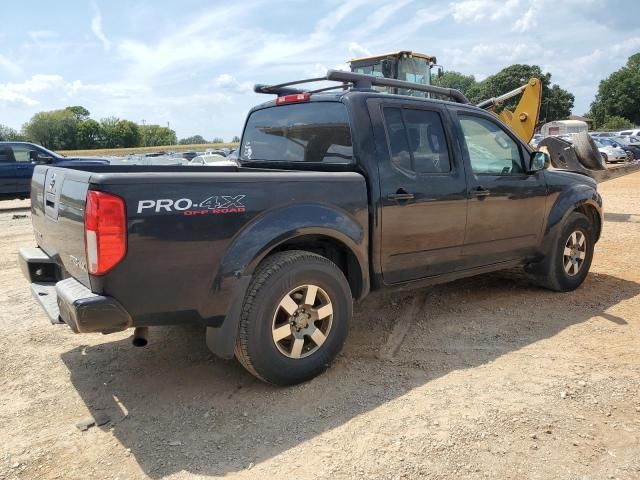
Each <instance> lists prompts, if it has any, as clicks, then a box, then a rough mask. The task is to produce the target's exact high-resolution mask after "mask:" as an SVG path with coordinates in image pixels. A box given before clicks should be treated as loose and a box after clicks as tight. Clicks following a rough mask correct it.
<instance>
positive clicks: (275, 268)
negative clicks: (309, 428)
mask: <svg viewBox="0 0 640 480" xmlns="http://www.w3.org/2000/svg"><path fill="white" fill-rule="evenodd" d="M352 312H353V299H352V297H351V290H350V288H349V283H348V282H347V279H346V278H345V276H344V274H343V273H342V271H341V270H340V269H339V268H338V266H337V265H336V264H335V263H333V262H331V261H330V260H328V259H326V258H324V257H322V256H320V255H316V254H314V253H310V252H306V251H300V250H292V251H286V252H280V253H276V254H274V255H272V256H271V257H269V258H267V259H266V260H265V261H264V262H263V263H262V264H261V265H260V266H259V267H258V269H257V270H256V272H255V274H254V276H253V280H252V281H251V284H250V285H249V288H248V290H247V294H246V297H245V300H244V305H243V308H242V313H241V316H240V325H239V330H238V336H237V340H236V347H235V354H236V358H237V359H238V360H239V361H240V363H241V364H242V365H243V366H244V367H245V368H246V369H247V370H248V371H249V372H250V373H252V374H253V375H255V376H256V377H258V378H259V379H261V380H263V381H265V382H268V383H272V384H275V385H292V384H296V383H300V382H304V381H305V380H309V379H311V378H313V377H315V376H316V375H318V374H320V373H322V372H323V371H324V370H325V369H326V368H327V367H328V366H329V364H330V363H331V361H332V360H333V359H334V358H335V357H336V355H338V353H339V352H340V350H341V349H342V346H343V344H344V342H345V339H346V338H347V332H348V325H349V322H350V320H351V316H352Z"/></svg>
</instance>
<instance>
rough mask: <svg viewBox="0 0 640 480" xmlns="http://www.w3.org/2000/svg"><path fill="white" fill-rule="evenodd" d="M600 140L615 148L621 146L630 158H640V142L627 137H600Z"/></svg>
mask: <svg viewBox="0 0 640 480" xmlns="http://www.w3.org/2000/svg"><path fill="white" fill-rule="evenodd" d="M598 141H599V142H601V143H604V144H605V145H609V146H611V147H615V148H621V149H622V150H624V151H625V152H626V153H627V159H628V160H635V159H637V158H640V144H637V143H636V144H634V143H631V142H629V141H628V140H627V137H600V138H598Z"/></svg>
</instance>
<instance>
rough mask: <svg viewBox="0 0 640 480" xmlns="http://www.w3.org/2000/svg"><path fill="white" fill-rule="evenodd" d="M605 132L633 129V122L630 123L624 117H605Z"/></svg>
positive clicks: (603, 126) (603, 125) (603, 127)
mask: <svg viewBox="0 0 640 480" xmlns="http://www.w3.org/2000/svg"><path fill="white" fill-rule="evenodd" d="M598 128H602V129H603V130H625V129H627V128H633V122H630V121H629V120H627V119H626V118H624V117H618V116H616V115H613V116H611V117H605V119H604V123H603V124H602V127H600V126H598Z"/></svg>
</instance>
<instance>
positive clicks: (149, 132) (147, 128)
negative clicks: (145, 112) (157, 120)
mask: <svg viewBox="0 0 640 480" xmlns="http://www.w3.org/2000/svg"><path fill="white" fill-rule="evenodd" d="M140 133H141V136H142V142H143V144H144V145H146V146H149V147H157V146H161V145H175V144H176V143H178V138H177V137H176V132H175V131H174V130H171V129H170V128H168V127H161V126H160V125H143V126H142V127H140Z"/></svg>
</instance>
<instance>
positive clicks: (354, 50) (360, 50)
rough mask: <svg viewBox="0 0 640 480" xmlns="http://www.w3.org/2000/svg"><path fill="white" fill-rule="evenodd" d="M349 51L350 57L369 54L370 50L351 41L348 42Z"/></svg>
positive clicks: (368, 55)
mask: <svg viewBox="0 0 640 480" xmlns="http://www.w3.org/2000/svg"><path fill="white" fill-rule="evenodd" d="M349 53H350V54H351V58H357V57H370V56H371V51H370V50H368V49H367V48H365V47H363V46H362V45H360V44H359V43H356V42H351V43H350V44H349Z"/></svg>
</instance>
